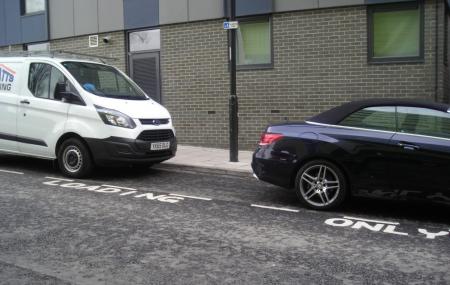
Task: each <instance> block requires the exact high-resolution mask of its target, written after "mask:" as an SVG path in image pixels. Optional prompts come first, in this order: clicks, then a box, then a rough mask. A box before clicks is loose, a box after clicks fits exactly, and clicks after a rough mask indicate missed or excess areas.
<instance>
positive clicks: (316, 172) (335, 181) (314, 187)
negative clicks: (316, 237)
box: [295, 160, 347, 210]
mask: <svg viewBox="0 0 450 285" xmlns="http://www.w3.org/2000/svg"><path fill="white" fill-rule="evenodd" d="M295 182H296V183H295V192H296V193H297V196H298V198H299V199H300V201H301V202H302V203H303V204H304V205H306V206H307V207H309V208H312V209H316V210H330V209H334V208H336V207H338V206H339V205H341V204H342V202H343V201H344V200H345V197H346V196H347V181H346V179H345V176H344V174H343V173H342V171H341V170H340V169H339V168H338V167H337V166H335V165H334V164H332V163H330V162H328V161H325V160H315V161H311V162H309V163H307V164H306V165H304V166H303V167H302V168H301V169H300V170H299V172H298V174H297V177H296V181H295Z"/></svg>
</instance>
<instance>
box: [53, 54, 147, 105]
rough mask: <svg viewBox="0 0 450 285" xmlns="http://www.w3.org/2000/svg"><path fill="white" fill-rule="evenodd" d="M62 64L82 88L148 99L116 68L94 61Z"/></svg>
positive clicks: (125, 96) (98, 92)
mask: <svg viewBox="0 0 450 285" xmlns="http://www.w3.org/2000/svg"><path fill="white" fill-rule="evenodd" d="M62 65H63V66H64V67H65V68H66V69H67V70H68V71H69V72H70V73H71V74H72V76H73V77H75V79H76V80H77V81H78V83H79V84H80V85H81V87H83V89H84V90H86V91H88V92H90V93H92V94H94V95H97V96H102V97H108V98H115V99H126V100H149V98H148V97H147V96H146V95H145V93H144V92H143V91H142V90H141V89H140V88H139V87H138V86H137V85H136V84H135V83H134V82H132V81H131V80H129V79H128V78H126V77H125V76H123V75H122V74H121V73H120V72H119V71H118V70H117V69H115V68H113V67H110V66H107V65H102V64H95V63H86V62H74V61H66V62H63V63H62Z"/></svg>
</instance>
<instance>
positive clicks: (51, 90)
mask: <svg viewBox="0 0 450 285" xmlns="http://www.w3.org/2000/svg"><path fill="white" fill-rule="evenodd" d="M59 83H64V84H65V88H66V90H65V91H71V92H76V90H75V87H73V85H72V84H71V83H70V82H69V81H68V80H67V78H66V77H65V76H64V74H63V73H62V72H61V71H59V69H57V68H56V67H53V66H51V65H50V64H46V63H32V64H31V65H30V72H29V75H28V89H29V90H30V91H31V93H32V94H33V95H34V96H35V97H38V98H44V99H51V100H61V98H60V97H59V96H58V91H61V90H58V88H57V86H58V84H59Z"/></svg>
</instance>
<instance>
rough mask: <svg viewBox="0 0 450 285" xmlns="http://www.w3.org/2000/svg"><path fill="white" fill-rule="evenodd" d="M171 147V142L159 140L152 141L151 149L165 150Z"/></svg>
mask: <svg viewBox="0 0 450 285" xmlns="http://www.w3.org/2000/svg"><path fill="white" fill-rule="evenodd" d="M169 148H170V142H157V143H152V144H151V146H150V150H164V149H169Z"/></svg>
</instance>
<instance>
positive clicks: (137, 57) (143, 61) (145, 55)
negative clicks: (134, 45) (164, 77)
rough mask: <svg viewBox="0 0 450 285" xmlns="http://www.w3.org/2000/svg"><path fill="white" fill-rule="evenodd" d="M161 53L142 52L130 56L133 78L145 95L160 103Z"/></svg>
mask: <svg viewBox="0 0 450 285" xmlns="http://www.w3.org/2000/svg"><path fill="white" fill-rule="evenodd" d="M159 72H160V66H159V52H142V53H133V54H131V55H130V73H131V78H132V79H133V80H134V82H136V83H137V84H138V85H139V87H141V88H142V90H144V91H145V93H146V94H147V95H148V96H150V97H151V98H152V99H153V100H155V101H156V102H158V103H162V100H161V82H160V73H159Z"/></svg>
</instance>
